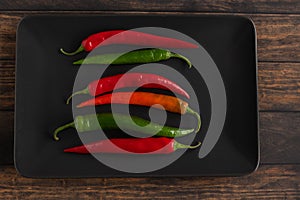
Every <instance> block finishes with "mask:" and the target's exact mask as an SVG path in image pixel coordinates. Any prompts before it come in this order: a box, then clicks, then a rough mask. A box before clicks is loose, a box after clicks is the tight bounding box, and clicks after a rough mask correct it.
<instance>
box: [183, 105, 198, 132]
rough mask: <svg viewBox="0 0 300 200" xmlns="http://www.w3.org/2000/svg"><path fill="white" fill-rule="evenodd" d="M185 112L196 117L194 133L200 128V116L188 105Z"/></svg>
mask: <svg viewBox="0 0 300 200" xmlns="http://www.w3.org/2000/svg"><path fill="white" fill-rule="evenodd" d="M186 112H187V113H190V114H192V115H195V117H196V118H197V121H198V123H197V129H196V131H195V132H196V133H197V132H199V130H200V128H201V117H200V115H199V114H198V113H197V112H196V111H194V110H193V109H191V108H190V107H187V108H186Z"/></svg>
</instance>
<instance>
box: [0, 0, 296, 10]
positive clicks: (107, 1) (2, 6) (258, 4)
mask: <svg viewBox="0 0 300 200" xmlns="http://www.w3.org/2000/svg"><path fill="white" fill-rule="evenodd" d="M0 10H47V11H49V10H101V11H104V10H118V11H120V10H122V11H133V10H134V11H184V12H226V13H227V12H247V13H299V12H300V1H299V0H283V1H278V0H269V1H268V0H249V1H247V0H235V1H234V0H229V1H220V0H217V1H210V0H190V1H187V0H175V1H159V0H152V1H142V0H131V1H117V0H102V1H98V0H85V1H77V0H70V1H63V0H43V1H38V0H30V1H28V0H27V1H26V0H25V1H22V0H15V1H10V0H2V1H1V2H0Z"/></svg>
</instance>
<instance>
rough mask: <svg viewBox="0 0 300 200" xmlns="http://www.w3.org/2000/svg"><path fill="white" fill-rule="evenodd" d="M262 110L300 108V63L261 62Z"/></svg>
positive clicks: (260, 106)
mask: <svg viewBox="0 0 300 200" xmlns="http://www.w3.org/2000/svg"><path fill="white" fill-rule="evenodd" d="M258 88H259V108H260V110H280V111H299V110H300V63H259V67H258Z"/></svg>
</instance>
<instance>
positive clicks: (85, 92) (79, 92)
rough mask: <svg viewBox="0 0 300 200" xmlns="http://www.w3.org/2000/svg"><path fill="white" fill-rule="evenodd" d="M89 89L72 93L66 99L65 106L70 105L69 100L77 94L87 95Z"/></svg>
mask: <svg viewBox="0 0 300 200" xmlns="http://www.w3.org/2000/svg"><path fill="white" fill-rule="evenodd" d="M89 92H90V91H89V88H85V89H83V90H80V91H78V92H75V93H73V94H72V95H71V96H69V98H68V99H67V104H69V103H70V100H71V99H72V98H73V97H74V96H75V95H77V94H89Z"/></svg>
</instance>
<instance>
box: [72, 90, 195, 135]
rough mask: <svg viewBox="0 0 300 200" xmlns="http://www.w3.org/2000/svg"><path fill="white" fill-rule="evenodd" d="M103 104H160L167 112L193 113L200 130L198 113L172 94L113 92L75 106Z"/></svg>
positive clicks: (154, 105)
mask: <svg viewBox="0 0 300 200" xmlns="http://www.w3.org/2000/svg"><path fill="white" fill-rule="evenodd" d="M104 104H133V105H140V106H149V107H150V106H153V107H155V108H158V109H162V107H161V106H163V108H164V109H165V110H167V111H169V112H174V113H179V114H185V113H190V114H192V115H194V116H195V117H196V118H197V120H198V125H197V129H196V132H198V131H199V130H200V126H201V118H200V115H199V114H198V113H197V112H195V111H194V110H192V109H191V108H190V107H189V106H188V103H187V102H185V101H183V100H181V99H179V98H176V97H173V96H168V95H163V94H154V93H150V92H115V93H112V94H106V95H103V96H99V97H96V98H94V99H90V100H87V101H85V102H82V103H80V104H79V105H77V108H82V107H85V106H94V105H104ZM160 105H161V106H160Z"/></svg>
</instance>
